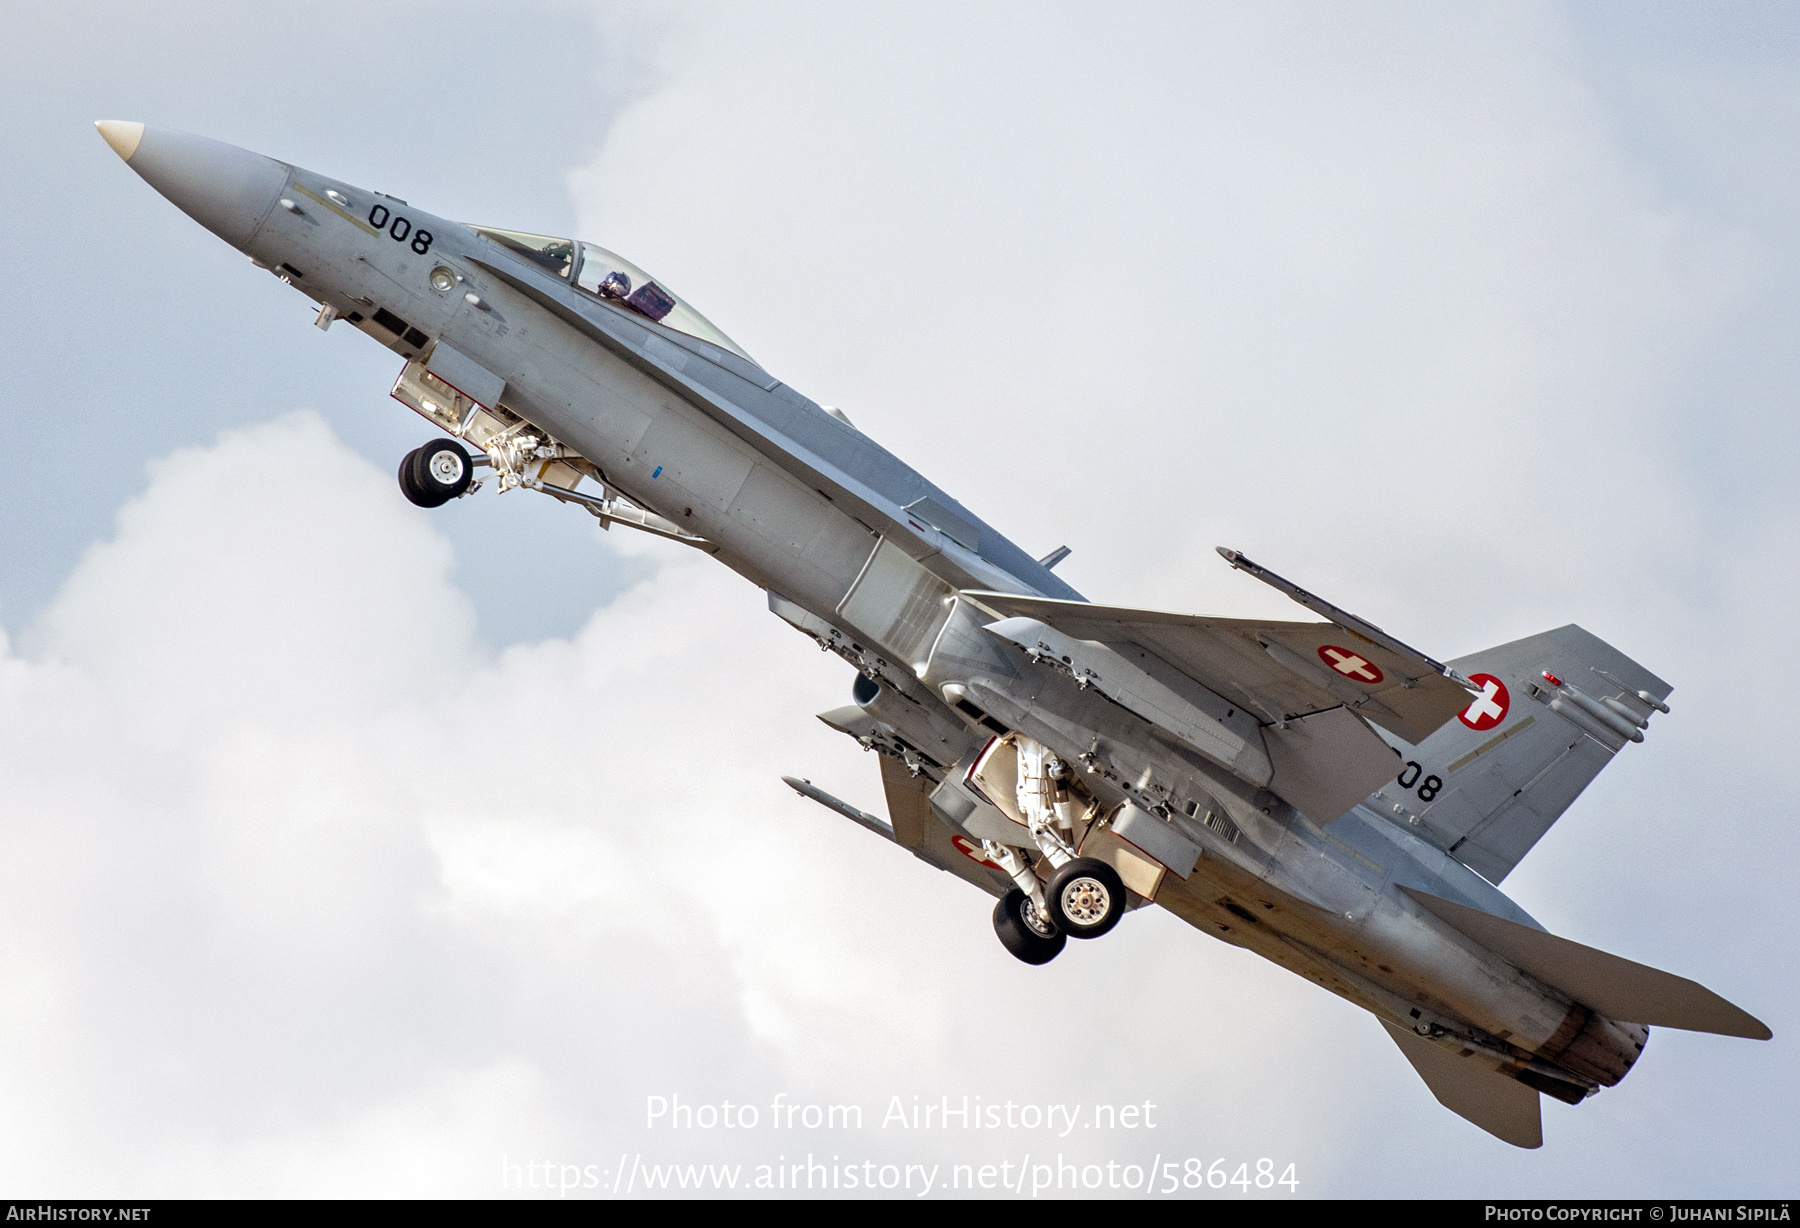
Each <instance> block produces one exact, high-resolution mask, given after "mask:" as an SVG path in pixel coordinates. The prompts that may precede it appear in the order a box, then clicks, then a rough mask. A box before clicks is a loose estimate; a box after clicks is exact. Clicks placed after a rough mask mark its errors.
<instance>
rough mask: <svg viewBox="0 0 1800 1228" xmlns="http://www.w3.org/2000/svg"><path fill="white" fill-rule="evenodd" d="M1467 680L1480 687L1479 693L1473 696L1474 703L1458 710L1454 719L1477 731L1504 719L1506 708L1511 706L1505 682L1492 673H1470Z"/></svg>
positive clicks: (1489, 727) (1490, 727) (1488, 727)
mask: <svg viewBox="0 0 1800 1228" xmlns="http://www.w3.org/2000/svg"><path fill="white" fill-rule="evenodd" d="M1469 681H1470V682H1473V683H1474V684H1475V685H1476V686H1478V687H1480V688H1481V694H1479V695H1477V696H1476V697H1475V702H1474V703H1472V704H1470V705H1469V706H1468V707H1466V708H1464V709H1463V710H1462V711H1461V712H1458V713H1457V714H1456V719H1457V720H1459V721H1461V722H1462V723H1463V724H1465V725H1467V726H1468V727H1469V728H1470V729H1473V730H1474V731H1475V732H1477V733H1480V732H1481V731H1482V730H1484V729H1492V728H1493V727H1494V726H1495V725H1498V724H1499V723H1500V722H1501V721H1503V720H1505V719H1506V710H1507V709H1508V708H1509V707H1511V706H1512V700H1511V698H1510V697H1508V695H1507V694H1506V684H1505V683H1504V682H1502V681H1500V680H1499V679H1498V678H1496V677H1494V676H1493V675H1492V674H1470V675H1469Z"/></svg>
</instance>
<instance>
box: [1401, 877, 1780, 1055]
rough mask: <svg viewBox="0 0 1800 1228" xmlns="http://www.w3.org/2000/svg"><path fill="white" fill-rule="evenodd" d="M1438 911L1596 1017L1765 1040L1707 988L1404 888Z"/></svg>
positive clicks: (1745, 1016)
mask: <svg viewBox="0 0 1800 1228" xmlns="http://www.w3.org/2000/svg"><path fill="white" fill-rule="evenodd" d="M1402 890H1405V891H1406V893H1407V894H1408V895H1410V896H1411V897H1412V898H1413V899H1415V900H1417V901H1419V903H1420V904H1422V905H1424V906H1425V908H1426V909H1427V910H1428V911H1430V912H1431V913H1432V914H1434V915H1435V916H1438V917H1440V918H1442V919H1443V920H1444V921H1445V922H1447V923H1448V924H1449V925H1451V926H1452V927H1454V928H1455V929H1457V930H1459V931H1460V932H1462V933H1464V934H1467V935H1468V936H1469V937H1470V938H1473V939H1474V940H1475V941H1476V942H1479V943H1480V944H1481V945H1482V946H1484V947H1486V948H1487V949H1488V950H1490V951H1493V952H1494V953H1495V954H1497V955H1499V956H1501V957H1502V958H1504V959H1506V960H1507V961H1508V962H1510V963H1512V964H1514V965H1516V966H1518V967H1520V968H1523V969H1524V970H1525V971H1527V972H1529V973H1531V974H1532V975H1533V976H1535V977H1537V978H1538V979H1539V980H1542V981H1543V982H1545V983H1546V984H1549V985H1554V986H1556V987H1557V988H1558V989H1560V990H1562V991H1563V992H1564V993H1567V994H1568V995H1569V996H1570V997H1572V998H1574V999H1575V1000H1576V1001H1577V1002H1581V1003H1583V1004H1585V1005H1587V1006H1591V1007H1593V1008H1594V1009H1595V1010H1597V1011H1599V1012H1600V1013H1601V1014H1603V1015H1606V1016H1608V1017H1609V1018H1613V1019H1622V1020H1626V1021H1628V1022H1631V1023H1645V1024H1649V1025H1650V1026H1652V1027H1664V1028H1681V1029H1683V1030H1685V1031H1689V1032H1716V1033H1718V1034H1719V1035H1721V1036H1742V1037H1745V1038H1747V1039H1750V1040H1768V1039H1769V1038H1770V1037H1771V1036H1772V1035H1773V1033H1771V1032H1770V1031H1769V1028H1768V1025H1767V1024H1765V1023H1763V1022H1762V1020H1760V1019H1757V1018H1756V1017H1754V1016H1753V1015H1751V1014H1750V1013H1749V1012H1747V1011H1745V1010H1743V1009H1742V1008H1740V1007H1737V1006H1734V1005H1732V1004H1731V1003H1730V1002H1727V1001H1726V1000H1725V999H1724V998H1721V997H1720V996H1719V995H1718V994H1716V993H1714V992H1713V991H1712V990H1710V989H1708V988H1706V987H1705V986H1704V985H1699V984H1696V983H1695V982H1693V981H1690V980H1688V979H1687V978H1686V977H1682V976H1676V975H1675V974H1674V973H1671V972H1663V971H1661V970H1659V969H1656V968H1650V967H1647V966H1645V965H1643V964H1639V963H1634V962H1633V961H1631V960H1629V959H1622V958H1620V957H1619V956H1617V955H1608V954H1607V953H1606V952H1605V951H1596V950H1595V949H1594V948H1593V947H1585V946H1582V945H1581V944H1580V943H1578V942H1570V941H1569V940H1568V939H1567V938H1558V937H1557V936H1556V935H1555V934H1546V933H1544V932H1543V931H1542V930H1537V929H1531V928H1529V927H1527V926H1523V925H1518V924H1515V923H1514V922H1511V921H1507V920H1505V919H1504V918H1501V917H1493V916H1489V915H1488V914H1487V913H1484V912H1478V911H1476V910H1475V909H1473V908H1466V907H1464V906H1463V905H1461V904H1454V903H1452V902H1450V901H1449V900H1440V899H1437V898H1436V897H1434V896H1431V895H1428V894H1426V893H1425V892H1423V891H1415V890H1412V889H1410V888H1402Z"/></svg>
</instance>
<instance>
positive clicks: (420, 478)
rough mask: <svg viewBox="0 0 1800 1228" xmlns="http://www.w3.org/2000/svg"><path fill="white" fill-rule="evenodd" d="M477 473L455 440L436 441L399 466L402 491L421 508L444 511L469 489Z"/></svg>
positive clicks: (409, 453) (409, 455) (406, 458)
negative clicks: (451, 502)
mask: <svg viewBox="0 0 1800 1228" xmlns="http://www.w3.org/2000/svg"><path fill="white" fill-rule="evenodd" d="M474 477H475V469H474V466H473V465H471V464H470V463H469V454H468V453H467V452H465V451H464V450H463V446H462V445H461V444H459V443H457V442H456V441H455V440H454V439H434V440H432V441H431V442H430V443H428V444H426V445H424V446H423V447H419V448H414V449H413V450H412V451H411V452H408V453H407V454H406V457H405V459H403V460H402V461H401V462H400V490H401V493H402V494H404V495H405V496H406V497H407V499H408V500H409V501H410V502H412V503H414V504H417V505H418V506H419V507H442V506H443V505H444V504H446V503H448V502H450V500H452V499H454V498H456V497H457V496H458V495H460V494H462V493H463V492H464V491H466V490H468V489H469V484H470V483H471V482H472V481H473V480H474Z"/></svg>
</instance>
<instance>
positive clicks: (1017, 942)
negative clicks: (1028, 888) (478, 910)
mask: <svg viewBox="0 0 1800 1228" xmlns="http://www.w3.org/2000/svg"><path fill="white" fill-rule="evenodd" d="M1028 918H1029V919H1028ZM1042 931H1043V923H1042V922H1041V921H1039V920H1038V917H1037V907H1036V906H1035V905H1034V904H1032V902H1031V897H1030V896H1028V895H1026V894H1025V893H1024V892H1023V891H1020V890H1019V889H1018V888H1016V887H1015V888H1013V890H1011V891H1009V892H1007V893H1006V895H1005V896H1004V897H1003V898H1002V899H1001V900H1000V902H999V903H998V904H996V905H994V933H996V934H998V935H999V936H1000V945H1001V946H1003V947H1005V948H1006V949H1007V950H1008V951H1010V952H1012V954H1013V957H1014V958H1015V959H1018V960H1021V961H1023V962H1025V963H1028V964H1047V963H1049V962H1050V961H1051V960H1053V959H1055V958H1056V957H1057V956H1058V955H1059V954H1061V953H1062V949H1063V947H1064V946H1066V945H1067V944H1068V941H1069V939H1068V936H1067V935H1065V934H1062V933H1059V932H1057V931H1055V930H1054V929H1053V930H1051V931H1050V932H1049V933H1044V932H1042Z"/></svg>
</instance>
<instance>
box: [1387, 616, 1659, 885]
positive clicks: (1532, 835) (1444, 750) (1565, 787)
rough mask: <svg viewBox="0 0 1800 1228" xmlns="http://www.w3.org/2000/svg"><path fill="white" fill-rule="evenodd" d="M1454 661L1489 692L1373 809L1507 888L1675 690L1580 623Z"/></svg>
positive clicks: (1419, 754)
mask: <svg viewBox="0 0 1800 1228" xmlns="http://www.w3.org/2000/svg"><path fill="white" fill-rule="evenodd" d="M1451 664H1452V666H1453V667H1454V668H1455V669H1456V670H1458V671H1459V672H1461V673H1462V674H1464V675H1465V676H1467V677H1468V678H1470V679H1471V680H1472V681H1473V682H1475V683H1476V684H1477V685H1479V686H1481V688H1482V694H1481V695H1480V696H1479V697H1477V698H1476V700H1475V701H1474V702H1473V703H1471V704H1470V705H1469V706H1468V708H1466V709H1465V710H1464V711H1463V712H1462V713H1461V714H1460V715H1459V716H1458V717H1456V719H1454V720H1452V721H1450V722H1448V723H1447V724H1445V725H1444V726H1443V727H1442V728H1440V729H1438V730H1437V732H1435V733H1433V734H1432V735H1431V736H1430V737H1428V738H1426V739H1425V740H1424V741H1423V742H1421V743H1420V744H1419V745H1417V746H1411V747H1409V746H1406V745H1405V744H1402V745H1401V747H1400V748H1399V749H1400V752H1401V762H1402V763H1403V765H1404V766H1403V767H1402V769H1401V771H1400V773H1399V776H1398V779H1397V780H1394V781H1390V782H1389V783H1388V784H1387V785H1385V786H1383V788H1382V789H1381V790H1380V791H1379V792H1378V793H1376V794H1375V795H1374V796H1373V797H1371V798H1370V799H1369V801H1368V803H1367V804H1368V806H1369V808H1370V809H1372V810H1374V811H1376V812H1377V813H1378V814H1381V815H1383V816H1384V817H1386V818H1388V819H1391V820H1394V821H1396V822H1398V823H1400V824H1401V825H1402V826H1405V827H1408V828H1409V829H1410V830H1413V831H1417V832H1419V833H1420V834H1421V835H1423V836H1425V837H1426V838H1427V839H1429V840H1432V841H1433V842H1435V843H1437V844H1438V845H1439V846H1440V847H1442V848H1443V849H1445V850H1446V851H1448V852H1449V853H1450V854H1451V855H1452V856H1453V857H1455V858H1456V859H1457V860H1459V861H1461V862H1462V863H1463V864H1464V865H1466V866H1468V867H1469V868H1470V869H1472V870H1474V871H1475V872H1476V873H1478V874H1480V875H1481V876H1482V877H1483V878H1486V879H1487V880H1488V881H1489V882H1492V883H1498V882H1499V881H1500V880H1501V879H1503V878H1505V877H1506V876H1507V875H1508V874H1509V873H1511V872H1512V868H1513V867H1514V866H1516V865H1518V864H1519V861H1520V860H1521V859H1522V858H1523V857H1524V856H1525V854H1526V853H1528V852H1530V851H1531V847H1532V846H1533V845H1534V844H1536V843H1537V842H1538V840H1539V839H1540V838H1542V836H1543V834H1544V833H1545V832H1547V831H1549V830H1550V825H1551V824H1553V823H1555V822H1556V820H1557V818H1558V817H1559V816H1560V815H1561V814H1562V812H1563V811H1564V810H1567V809H1568V808H1569V805H1570V803H1572V802H1573V801H1574V800H1575V799H1576V797H1578V796H1579V795H1580V794H1581V791H1582V790H1583V789H1585V788H1587V786H1588V783H1589V782H1590V781H1592V780H1593V779H1594V777H1596V776H1598V775H1599V774H1600V769H1601V768H1603V767H1605V766H1606V765H1607V764H1608V763H1610V762H1612V758H1613V756H1614V755H1615V754H1617V753H1618V752H1619V751H1620V750H1622V749H1623V748H1624V747H1625V745H1626V744H1627V743H1630V742H1642V741H1643V740H1644V732H1645V729H1646V728H1647V727H1648V725H1649V722H1650V717H1651V716H1652V715H1653V714H1655V713H1657V712H1659V711H1660V712H1666V711H1668V706H1667V704H1666V703H1665V701H1666V700H1667V698H1668V695H1669V690H1670V687H1669V684H1668V683H1666V682H1664V681H1663V680H1662V679H1660V678H1658V677H1657V676H1656V675H1655V674H1652V673H1651V672H1650V671H1649V670H1647V669H1645V668H1644V667H1643V666H1641V665H1639V664H1638V663H1637V662H1636V661H1633V660H1632V659H1631V658H1630V657H1628V656H1626V655H1625V654H1624V653H1622V652H1620V651H1619V650H1618V649H1616V648H1614V647H1613V646H1612V645H1610V644H1608V643H1607V642H1606V641H1604V640H1602V639H1600V638H1598V637H1597V636H1594V635H1590V634H1589V633H1588V632H1586V631H1584V630H1582V629H1581V628H1580V627H1577V626H1574V625H1573V624H1571V625H1570V626H1567V627H1558V628H1557V629H1556V630H1554V631H1546V632H1544V633H1543V634H1541V635H1533V636H1529V637H1527V638H1526V639H1522V640H1514V641H1513V642H1512V643H1510V644H1502V645H1500V646H1499V647H1498V648H1490V649H1487V650H1486V651H1484V652H1477V653H1473V654H1471V655H1469V656H1466V657H1460V658H1458V659H1457V660H1455V661H1453V662H1452V663H1451Z"/></svg>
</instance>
